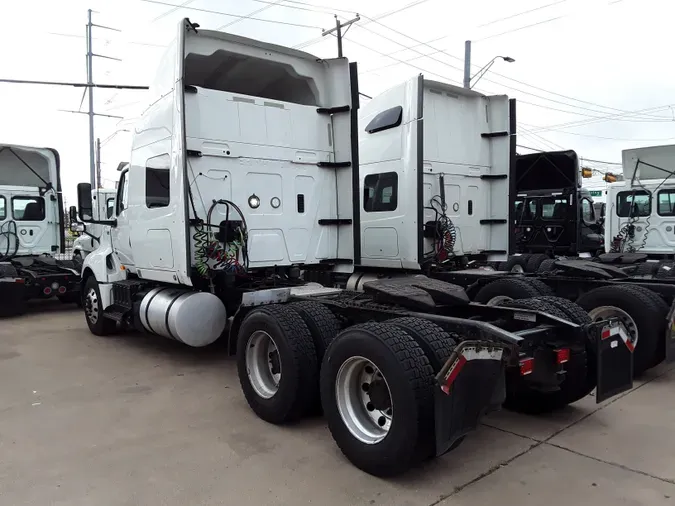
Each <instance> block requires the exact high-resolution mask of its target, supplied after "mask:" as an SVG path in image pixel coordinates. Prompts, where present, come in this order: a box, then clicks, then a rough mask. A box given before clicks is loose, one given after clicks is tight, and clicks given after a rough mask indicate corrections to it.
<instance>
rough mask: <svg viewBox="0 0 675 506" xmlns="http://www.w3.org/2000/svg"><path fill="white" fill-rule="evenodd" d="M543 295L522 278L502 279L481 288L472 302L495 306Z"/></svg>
mask: <svg viewBox="0 0 675 506" xmlns="http://www.w3.org/2000/svg"><path fill="white" fill-rule="evenodd" d="M540 295H543V294H542V293H540V292H539V290H538V289H537V288H536V287H535V286H533V285H532V284H530V283H528V282H527V281H525V280H524V278H522V277H513V278H511V277H509V278H502V279H498V280H496V281H493V282H492V283H488V284H487V285H485V286H483V287H482V288H481V289H480V290H478V293H477V294H476V296H475V297H474V302H478V303H480V304H487V305H488V306H496V305H499V304H501V303H504V302H507V301H510V300H516V299H528V298H530V297H538V296H540Z"/></svg>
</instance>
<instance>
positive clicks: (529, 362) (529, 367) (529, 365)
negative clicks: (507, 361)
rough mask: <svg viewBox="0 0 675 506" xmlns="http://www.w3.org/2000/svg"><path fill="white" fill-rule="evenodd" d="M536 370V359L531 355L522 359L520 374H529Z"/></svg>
mask: <svg viewBox="0 0 675 506" xmlns="http://www.w3.org/2000/svg"><path fill="white" fill-rule="evenodd" d="M532 371H534V359H533V358H530V357H526V358H521V359H520V375H521V376H527V375H528V374H532Z"/></svg>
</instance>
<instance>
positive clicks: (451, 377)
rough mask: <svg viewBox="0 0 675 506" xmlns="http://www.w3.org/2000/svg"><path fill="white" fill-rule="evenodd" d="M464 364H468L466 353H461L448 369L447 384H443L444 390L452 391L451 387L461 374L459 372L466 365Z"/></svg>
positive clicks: (447, 392)
mask: <svg viewBox="0 0 675 506" xmlns="http://www.w3.org/2000/svg"><path fill="white" fill-rule="evenodd" d="M464 364H466V358H464V355H459V356H458V357H457V358H456V359H455V361H454V362H453V363H452V365H451V366H450V369H448V374H446V376H445V384H444V385H443V386H441V390H443V392H445V393H446V394H449V393H450V387H451V386H452V384H453V383H454V382H455V380H456V379H457V376H459V372H460V371H461V370H462V367H464Z"/></svg>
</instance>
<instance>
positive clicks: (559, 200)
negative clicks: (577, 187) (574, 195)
mask: <svg viewBox="0 0 675 506" xmlns="http://www.w3.org/2000/svg"><path fill="white" fill-rule="evenodd" d="M569 205H570V201H569V200H568V198H567V197H542V198H541V199H539V206H540V211H539V214H540V215H541V219H542V220H564V219H566V217H567V207H568V206H569ZM556 206H559V207H557V209H556ZM560 209H562V210H563V211H564V212H562V213H561V212H560Z"/></svg>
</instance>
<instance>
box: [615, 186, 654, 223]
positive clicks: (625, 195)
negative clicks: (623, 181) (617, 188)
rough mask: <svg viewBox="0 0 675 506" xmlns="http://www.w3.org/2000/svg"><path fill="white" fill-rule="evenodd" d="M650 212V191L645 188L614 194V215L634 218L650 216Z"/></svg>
mask: <svg viewBox="0 0 675 506" xmlns="http://www.w3.org/2000/svg"><path fill="white" fill-rule="evenodd" d="M635 211H637V212H635ZM651 214H652V194H651V192H648V191H646V190H626V191H622V192H619V193H617V194H616V215H617V216H618V217H620V218H629V217H632V218H635V217H640V216H642V217H644V216H651Z"/></svg>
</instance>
